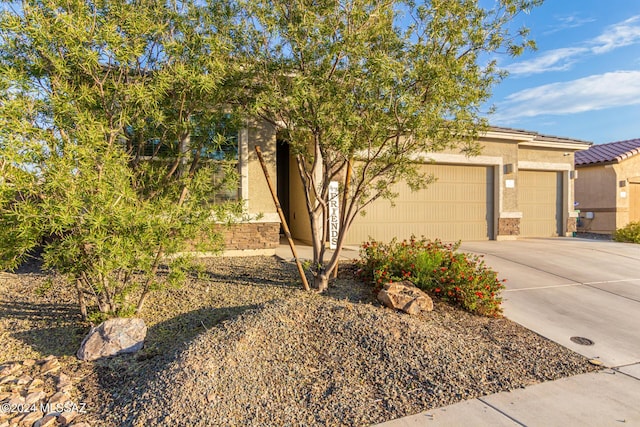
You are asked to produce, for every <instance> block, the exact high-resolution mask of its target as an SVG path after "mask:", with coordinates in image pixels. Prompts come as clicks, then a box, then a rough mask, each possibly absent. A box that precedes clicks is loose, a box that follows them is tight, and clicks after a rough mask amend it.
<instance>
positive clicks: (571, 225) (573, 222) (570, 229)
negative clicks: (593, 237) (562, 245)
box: [567, 218, 578, 233]
mask: <svg viewBox="0 0 640 427" xmlns="http://www.w3.org/2000/svg"><path fill="white" fill-rule="evenodd" d="M576 231H578V220H577V218H568V219H567V233H575V232H576Z"/></svg>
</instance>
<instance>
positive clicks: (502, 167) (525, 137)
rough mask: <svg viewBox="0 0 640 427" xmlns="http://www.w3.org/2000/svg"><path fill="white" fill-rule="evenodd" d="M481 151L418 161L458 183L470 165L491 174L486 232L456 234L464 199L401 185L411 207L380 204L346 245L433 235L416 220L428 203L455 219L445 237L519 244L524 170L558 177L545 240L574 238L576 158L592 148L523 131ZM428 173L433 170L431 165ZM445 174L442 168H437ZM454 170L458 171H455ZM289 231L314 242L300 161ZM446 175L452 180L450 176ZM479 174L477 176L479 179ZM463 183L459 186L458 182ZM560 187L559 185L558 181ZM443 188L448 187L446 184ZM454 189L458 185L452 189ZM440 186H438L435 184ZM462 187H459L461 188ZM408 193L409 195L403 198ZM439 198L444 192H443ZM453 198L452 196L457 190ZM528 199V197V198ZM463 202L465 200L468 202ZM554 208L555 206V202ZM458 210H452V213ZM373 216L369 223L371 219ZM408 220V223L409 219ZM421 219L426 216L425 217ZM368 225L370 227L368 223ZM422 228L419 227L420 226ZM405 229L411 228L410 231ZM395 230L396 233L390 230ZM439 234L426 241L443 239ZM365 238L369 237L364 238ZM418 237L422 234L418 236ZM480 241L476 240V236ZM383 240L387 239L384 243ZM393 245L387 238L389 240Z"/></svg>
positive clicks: (496, 137) (494, 139)
mask: <svg viewBox="0 0 640 427" xmlns="http://www.w3.org/2000/svg"><path fill="white" fill-rule="evenodd" d="M479 142H480V144H481V146H482V150H481V153H480V154H479V155H478V156H471V157H467V156H466V155H464V154H460V153H459V152H458V151H456V150H445V151H442V152H435V153H424V154H423V155H421V156H418V157H417V158H416V161H418V162H424V163H425V165H428V164H431V163H434V164H435V165H437V166H438V167H445V168H449V169H451V171H452V173H454V175H456V176H457V177H458V178H456V180H459V179H460V177H464V176H466V175H468V176H469V177H471V176H473V175H474V174H472V173H469V174H466V173H465V172H464V171H463V170H462V169H461V167H462V168H463V167H464V166H470V169H472V168H477V167H484V168H485V169H486V171H487V181H486V182H487V183H489V185H490V186H491V188H489V189H488V191H487V193H486V197H487V199H486V200H487V203H486V206H487V212H486V215H485V217H486V221H487V222H490V223H486V224H485V225H484V231H483V230H475V231H474V230H471V231H470V232H469V230H468V227H467V230H466V231H463V230H462V229H463V228H464V227H463V226H465V225H468V224H465V221H464V220H463V221H458V223H459V224H460V225H461V227H460V229H459V231H456V229H455V225H454V226H453V227H452V226H451V223H453V222H455V221H456V220H455V218H457V217H458V216H459V215H458V214H456V211H455V209H461V210H465V209H469V210H471V205H470V206H468V207H466V206H465V205H464V201H463V200H462V201H461V200H460V198H458V199H456V200H455V201H454V200H452V202H451V205H443V204H441V202H440V201H439V200H440V199H439V197H441V194H440V195H439V196H438V195H436V193H438V191H437V190H434V189H433V188H432V189H429V188H428V189H426V190H422V191H423V192H429V191H431V192H432V193H433V194H434V197H435V198H434V199H433V201H430V200H432V199H430V196H428V195H426V194H425V195H423V194H422V193H421V194H416V193H411V194H408V191H409V190H408V187H407V186H406V185H399V186H398V188H397V189H394V190H396V191H398V192H399V193H400V194H401V196H400V199H399V200H406V201H407V202H406V203H407V204H406V206H402V204H398V203H396V207H392V206H391V204H390V203H389V202H388V201H386V200H378V201H376V202H374V204H373V205H372V206H370V207H369V208H368V209H367V212H368V214H367V215H366V216H365V217H363V218H357V219H356V222H355V226H354V227H352V230H351V231H350V233H349V234H348V236H347V244H359V243H360V242H361V241H363V240H366V239H368V237H369V236H371V237H373V238H376V235H375V234H376V231H375V230H376V229H379V230H384V232H382V231H381V232H380V233H379V234H380V236H381V237H382V235H384V239H387V237H388V236H387V235H389V233H390V232H391V233H393V234H394V235H396V237H399V238H403V237H406V236H410V235H411V234H415V233H416V229H422V228H424V229H425V230H434V227H433V226H429V227H426V228H425V227H422V225H423V224H422V223H416V221H420V219H418V220H417V219H416V217H417V215H419V212H418V211H417V210H416V206H415V201H416V200H424V203H425V205H424V206H425V209H424V210H428V209H430V210H433V209H434V206H440V208H441V209H443V210H448V212H450V217H451V218H452V220H451V223H447V224H446V226H443V227H442V228H440V230H441V232H442V234H446V236H450V237H451V238H452V239H455V236H456V233H458V232H459V233H466V235H470V236H482V235H486V238H488V239H500V240H503V239H514V238H517V237H518V236H520V235H521V234H520V224H522V223H523V221H524V222H526V221H527V219H528V218H523V211H522V209H521V208H520V204H521V203H522V200H523V199H522V197H523V195H522V194H521V192H520V191H519V189H520V186H519V184H518V176H519V173H520V171H521V170H522V171H527V173H529V174H530V173H532V172H533V173H541V174H543V175H544V174H547V175H548V176H549V177H551V176H552V177H553V179H555V178H556V177H557V182H558V188H557V189H554V190H556V191H557V194H558V198H559V199H558V204H557V206H556V205H554V206H553V211H552V212H549V213H548V215H549V216H550V221H554V220H556V218H557V223H558V227H557V228H556V227H554V228H553V230H551V231H549V232H548V234H545V235H544V236H545V237H550V236H554V235H556V236H557V235H572V233H573V232H574V231H575V222H576V218H577V214H576V212H575V211H574V205H573V202H574V188H573V182H574V180H573V176H574V175H573V172H572V171H573V163H574V155H573V153H574V152H575V151H577V150H584V149H587V148H588V147H589V143H582V142H580V141H575V140H566V139H561V138H552V137H540V136H539V135H537V134H535V133H530V132H523V131H511V130H505V129H498V130H492V131H489V132H487V133H486V134H485V135H483V136H482V137H481V138H480V140H479ZM426 168H427V169H429V167H428V166H426ZM435 170H440V171H442V169H435ZM454 170H455V171H454ZM290 171H291V172H290V196H291V198H290V210H291V212H290V227H291V231H292V234H293V236H294V237H295V238H297V239H300V240H302V241H307V242H308V241H310V227H309V221H308V216H307V212H306V207H305V203H304V196H303V192H302V187H301V183H300V178H299V177H298V176H297V170H296V167H295V162H294V161H293V159H291V164H290ZM446 175H450V174H449V173H447V174H446ZM476 175H477V174H476ZM457 182H459V181H457ZM554 182H555V181H554ZM440 185H445V184H444V183H443V182H441V183H440ZM448 185H451V186H453V187H450V188H452V189H453V188H455V186H456V185H458V186H459V185H460V184H456V183H451V184H448ZM473 185H475V186H478V185H481V186H482V183H478V182H475V183H473V184H472V183H471V182H470V183H469V187H470V188H471V186H473ZM432 186H438V183H437V182H436V183H434V184H432ZM458 188H459V187H458ZM405 192H407V194H406V195H405V194H404V193H405ZM439 193H442V192H441V191H440V192H439ZM452 193H453V191H452ZM524 197H527V196H526V195H525V196H524ZM463 199H464V198H463ZM473 203H474V206H473V209H477V208H478V200H474V201H473ZM552 204H553V203H552ZM452 209H453V210H452ZM423 216H424V218H425V221H430V220H433V221H436V222H437V221H441V220H440V219H438V218H439V217H441V215H439V214H438V213H437V212H434V213H433V214H428V213H427V214H425V215H423ZM367 217H368V219H367ZM405 217H406V218H405ZM420 218H421V217H420ZM367 221H368V222H367ZM416 224H420V226H418V227H417V226H416ZM405 228H406V229H405ZM390 230H392V231H390ZM437 233H438V232H437V231H436V232H434V235H432V236H427V237H440V238H442V237H443V236H442V235H440V236H439V235H435V234H437ZM365 234H366V235H365ZM418 234H419V233H418ZM474 238H477V237H474ZM380 240H383V238H381V239H380ZM387 240H388V239H387Z"/></svg>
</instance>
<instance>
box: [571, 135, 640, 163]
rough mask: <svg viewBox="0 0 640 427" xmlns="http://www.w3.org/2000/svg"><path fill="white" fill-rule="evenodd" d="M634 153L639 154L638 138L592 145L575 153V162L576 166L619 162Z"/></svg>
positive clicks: (639, 141) (639, 144) (639, 139)
mask: <svg viewBox="0 0 640 427" xmlns="http://www.w3.org/2000/svg"><path fill="white" fill-rule="evenodd" d="M636 154H640V138H638V139H629V140H627V141H618V142H609V143H608V144H598V145H592V146H591V147H590V148H589V149H588V150H585V151H578V152H577V153H576V155H575V163H576V166H586V165H593V164H610V163H620V162H621V161H623V160H625V159H628V158H629V157H632V156H635V155H636Z"/></svg>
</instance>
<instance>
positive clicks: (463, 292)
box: [359, 237, 504, 317]
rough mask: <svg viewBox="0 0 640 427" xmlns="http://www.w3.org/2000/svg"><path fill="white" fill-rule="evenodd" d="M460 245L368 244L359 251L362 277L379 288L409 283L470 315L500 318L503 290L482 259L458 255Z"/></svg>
mask: <svg viewBox="0 0 640 427" xmlns="http://www.w3.org/2000/svg"><path fill="white" fill-rule="evenodd" d="M459 246H460V242H458V243H455V244H445V243H443V242H442V241H440V240H434V241H431V240H428V239H426V238H424V237H423V238H421V239H419V240H418V239H416V238H415V237H412V238H411V239H410V240H404V241H402V242H398V241H397V240H396V239H394V240H392V241H391V242H390V243H387V244H385V243H381V242H377V241H375V240H374V241H371V242H366V243H364V244H363V245H362V247H361V249H360V261H359V267H360V270H359V271H360V276H361V278H362V279H363V280H365V281H369V282H371V283H373V284H374V286H376V287H378V288H380V287H382V285H383V284H384V283H389V282H393V281H399V280H409V281H411V282H412V283H414V284H415V285H416V286H417V287H419V288H420V289H422V290H424V291H427V292H428V293H430V294H431V295H433V296H435V297H437V298H440V299H442V300H444V301H448V302H450V303H452V304H454V305H457V306H460V307H462V308H464V309H466V310H468V311H470V312H473V313H477V314H481V315H485V316H494V317H496V316H498V315H500V313H501V312H502V308H501V307H500V304H501V302H502V298H501V297H500V292H501V290H502V289H503V288H504V285H503V283H502V281H500V280H499V279H498V275H497V273H496V272H495V271H493V270H492V269H491V268H489V267H488V266H486V265H485V263H484V261H483V260H482V259H481V257H479V256H477V255H471V254H466V253H460V252H457V250H458V248H459Z"/></svg>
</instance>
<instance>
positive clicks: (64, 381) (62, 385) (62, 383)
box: [56, 374, 73, 393]
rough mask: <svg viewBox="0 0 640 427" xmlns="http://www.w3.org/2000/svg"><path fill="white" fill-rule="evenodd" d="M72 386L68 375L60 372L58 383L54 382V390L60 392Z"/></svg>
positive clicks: (69, 389)
mask: <svg viewBox="0 0 640 427" xmlns="http://www.w3.org/2000/svg"><path fill="white" fill-rule="evenodd" d="M72 388H73V384H72V383H71V378H69V375H66V374H60V375H59V376H58V383H57V384H56V390H57V391H62V392H65V393H66V392H69V391H71V389H72Z"/></svg>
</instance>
